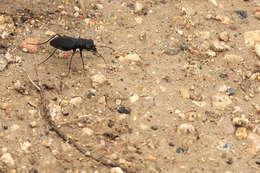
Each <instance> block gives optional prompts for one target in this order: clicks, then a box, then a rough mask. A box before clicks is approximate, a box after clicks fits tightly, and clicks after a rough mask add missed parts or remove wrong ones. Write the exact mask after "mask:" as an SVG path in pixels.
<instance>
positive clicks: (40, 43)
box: [28, 34, 61, 45]
mask: <svg viewBox="0 0 260 173" xmlns="http://www.w3.org/2000/svg"><path fill="white" fill-rule="evenodd" d="M56 36H58V37H61V35H60V34H55V35H54V36H52V37H51V38H49V39H48V40H47V41H45V42H42V43H36V44H35V43H28V44H31V45H42V44H45V43H47V42H49V41H50V40H51V39H53V38H54V37H56Z"/></svg>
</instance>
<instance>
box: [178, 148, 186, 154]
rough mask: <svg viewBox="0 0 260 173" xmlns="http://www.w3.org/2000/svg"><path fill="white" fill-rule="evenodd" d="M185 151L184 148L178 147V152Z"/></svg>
mask: <svg viewBox="0 0 260 173" xmlns="http://www.w3.org/2000/svg"><path fill="white" fill-rule="evenodd" d="M184 152H185V150H184V148H181V147H179V148H177V149H176V153H184Z"/></svg>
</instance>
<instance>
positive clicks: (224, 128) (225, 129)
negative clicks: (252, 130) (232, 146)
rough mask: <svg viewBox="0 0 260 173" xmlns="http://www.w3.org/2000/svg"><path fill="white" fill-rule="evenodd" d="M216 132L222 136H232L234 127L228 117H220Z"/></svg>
mask: <svg viewBox="0 0 260 173" xmlns="http://www.w3.org/2000/svg"><path fill="white" fill-rule="evenodd" d="M216 128H217V132H218V133H219V134H220V133H223V134H233V133H234V132H235V127H234V126H233V124H232V121H231V120H230V118H228V117H221V119H220V120H219V121H218V123H217V127H216Z"/></svg>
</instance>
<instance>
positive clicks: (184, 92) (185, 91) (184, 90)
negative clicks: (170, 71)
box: [179, 88, 190, 99]
mask: <svg viewBox="0 0 260 173" xmlns="http://www.w3.org/2000/svg"><path fill="white" fill-rule="evenodd" d="M179 92H180V94H181V96H182V98H184V99H189V98H190V93H189V90H188V89H187V88H181V89H180V90H179Z"/></svg>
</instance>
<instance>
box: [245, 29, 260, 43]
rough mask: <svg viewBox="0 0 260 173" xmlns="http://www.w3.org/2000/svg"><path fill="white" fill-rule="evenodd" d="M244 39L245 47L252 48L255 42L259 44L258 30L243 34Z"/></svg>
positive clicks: (259, 35) (259, 31) (259, 33)
mask: <svg viewBox="0 0 260 173" xmlns="http://www.w3.org/2000/svg"><path fill="white" fill-rule="evenodd" d="M244 39H245V45H246V46H249V47H254V46H255V44H256V43H257V42H260V30H255V31H247V32H245V33H244Z"/></svg>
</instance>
